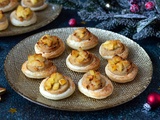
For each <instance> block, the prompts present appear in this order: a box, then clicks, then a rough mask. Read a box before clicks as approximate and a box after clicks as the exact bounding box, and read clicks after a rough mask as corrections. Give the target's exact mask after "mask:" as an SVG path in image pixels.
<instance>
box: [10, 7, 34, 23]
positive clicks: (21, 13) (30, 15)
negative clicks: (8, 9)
mask: <svg viewBox="0 0 160 120" xmlns="http://www.w3.org/2000/svg"><path fill="white" fill-rule="evenodd" d="M10 21H11V23H12V24H13V25H14V26H30V25H32V24H35V23H36V22H37V16H36V13H35V12H34V11H32V10H31V9H30V8H25V7H22V6H20V5H19V6H18V7H17V9H16V10H14V11H13V12H12V13H11V14H10Z"/></svg>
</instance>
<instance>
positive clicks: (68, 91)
mask: <svg viewBox="0 0 160 120" xmlns="http://www.w3.org/2000/svg"><path fill="white" fill-rule="evenodd" d="M39 91H40V93H41V94H42V95H43V96H44V97H45V98H47V99H52V100H60V99H64V98H67V97H69V96H71V95H72V94H73V93H74V91H75V84H74V82H73V81H72V79H71V78H69V77H67V76H64V75H62V74H60V73H58V72H55V73H53V74H52V75H51V76H50V77H47V78H45V79H44V80H43V81H42V82H41V84H40V87H39Z"/></svg>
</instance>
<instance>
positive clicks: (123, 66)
mask: <svg viewBox="0 0 160 120" xmlns="http://www.w3.org/2000/svg"><path fill="white" fill-rule="evenodd" d="M108 64H109V69H110V70H111V71H112V72H114V71H118V72H122V71H126V72H128V71H129V70H130V69H131V66H132V64H131V62H129V61H128V60H124V59H122V58H121V57H119V56H115V57H113V58H112V59H110V60H108Z"/></svg>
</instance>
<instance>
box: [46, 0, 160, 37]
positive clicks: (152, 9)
mask: <svg viewBox="0 0 160 120" xmlns="http://www.w3.org/2000/svg"><path fill="white" fill-rule="evenodd" d="M49 2H52V3H58V4H63V7H64V9H76V10H77V11H78V15H79V16H80V17H81V19H82V20H84V21H99V22H98V24H97V25H96V26H95V27H97V28H101V29H106V30H111V31H115V32H118V33H120V34H123V35H125V36H127V37H130V38H133V39H134V40H140V39H144V38H147V37H151V36H155V37H158V38H160V27H158V26H159V24H160V22H159V20H160V0H78V1H73V0H67V1H66V0H49Z"/></svg>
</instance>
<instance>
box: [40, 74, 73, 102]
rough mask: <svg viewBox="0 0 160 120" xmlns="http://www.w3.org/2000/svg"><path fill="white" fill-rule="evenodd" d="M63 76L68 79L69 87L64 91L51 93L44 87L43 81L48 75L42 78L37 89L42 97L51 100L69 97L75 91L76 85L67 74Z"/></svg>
mask: <svg viewBox="0 0 160 120" xmlns="http://www.w3.org/2000/svg"><path fill="white" fill-rule="evenodd" d="M65 77H66V78H67V80H68V81H69V84H70V86H69V88H68V89H67V90H66V91H65V92H63V93H61V94H51V93H49V92H48V91H46V90H45V89H44V83H45V81H46V80H47V79H48V78H49V77H47V78H45V79H43V80H42V82H41V83H40V86H39V91H40V93H41V95H42V96H43V97H45V98H47V99H51V100H61V99H65V98H68V97H70V96H71V95H72V94H73V93H74V92H75V88H76V86H75V83H74V82H73V80H72V79H71V78H70V77H67V76H65ZM66 93H67V94H66ZM64 94H65V95H64ZM63 95H64V96H63Z"/></svg>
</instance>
